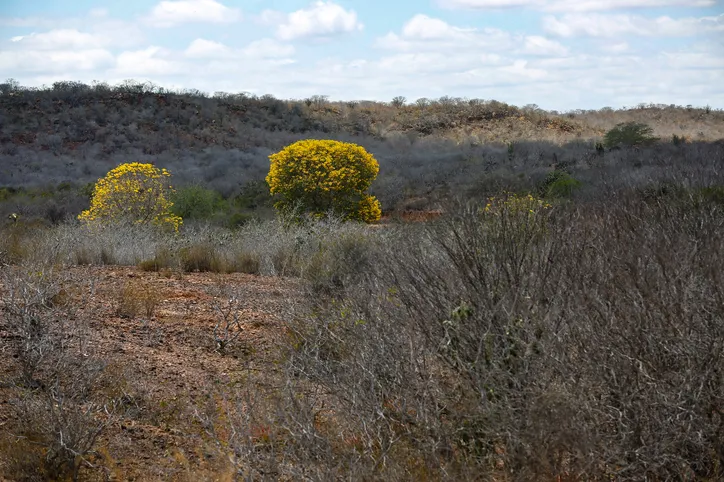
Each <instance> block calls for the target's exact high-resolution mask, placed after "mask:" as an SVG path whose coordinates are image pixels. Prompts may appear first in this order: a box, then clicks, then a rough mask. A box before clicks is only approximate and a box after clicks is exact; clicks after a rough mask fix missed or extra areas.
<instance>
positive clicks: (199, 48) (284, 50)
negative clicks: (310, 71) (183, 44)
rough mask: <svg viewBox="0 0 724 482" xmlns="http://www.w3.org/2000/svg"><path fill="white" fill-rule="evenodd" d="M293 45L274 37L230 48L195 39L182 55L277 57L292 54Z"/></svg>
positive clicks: (230, 57) (240, 57)
mask: <svg viewBox="0 0 724 482" xmlns="http://www.w3.org/2000/svg"><path fill="white" fill-rule="evenodd" d="M294 51H295V49H294V46H293V45H290V44H285V43H282V42H278V41H277V40H274V39H260V40H255V41H253V42H251V43H250V44H249V45H247V46H246V47H244V48H243V49H232V48H230V47H228V46H226V45H224V44H221V43H219V42H214V41H211V40H206V39H201V38H199V39H196V40H194V41H193V42H191V44H190V45H189V46H188V48H186V50H185V51H184V56H185V57H187V58H190V59H242V58H253V59H279V58H288V57H291V56H292V55H294Z"/></svg>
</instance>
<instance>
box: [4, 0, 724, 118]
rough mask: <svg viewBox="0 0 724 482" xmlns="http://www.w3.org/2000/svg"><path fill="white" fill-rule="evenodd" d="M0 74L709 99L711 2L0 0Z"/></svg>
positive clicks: (26, 80) (573, 103) (546, 96)
mask: <svg viewBox="0 0 724 482" xmlns="http://www.w3.org/2000/svg"><path fill="white" fill-rule="evenodd" d="M0 77H2V79H0V80H4V79H10V78H12V79H15V80H16V81H18V82H19V83H20V84H21V85H24V86H37V87H40V86H43V85H47V86H50V85H52V84H53V83H54V82H57V81H80V82H84V83H87V84H91V83H93V82H94V81H99V82H107V83H109V84H112V85H115V84H118V83H120V82H123V81H125V80H135V81H138V82H152V83H154V84H156V85H158V86H162V87H165V88H168V89H198V90H201V91H204V92H208V93H209V94H213V93H215V92H220V91H221V92H229V93H238V92H248V93H251V94H256V95H264V94H271V95H273V96H274V97H277V98H281V99H304V98H307V97H311V96H314V95H325V96H328V97H329V99H330V100H345V101H346V100H377V101H386V102H387V101H390V100H392V99H393V98H394V97H396V96H403V97H405V98H406V99H407V100H408V102H414V101H415V100H417V99H419V98H429V99H436V98H439V97H442V96H450V97H463V98H470V99H472V98H477V99H485V100H491V99H495V100H498V101H502V102H506V103H509V104H513V105H517V106H525V105H530V104H536V105H538V106H539V107H541V108H543V109H547V110H559V111H567V110H573V109H598V108H602V107H613V108H621V107H633V106H636V105H638V104H641V103H646V104H648V103H655V104H667V105H668V104H677V105H688V104H691V105H694V106H705V105H709V106H711V107H713V108H724V0H608V1H596V0H550V1H546V0H386V1H381V0H366V1H355V0H311V1H310V0H162V1H156V0H124V1H108V0H0Z"/></svg>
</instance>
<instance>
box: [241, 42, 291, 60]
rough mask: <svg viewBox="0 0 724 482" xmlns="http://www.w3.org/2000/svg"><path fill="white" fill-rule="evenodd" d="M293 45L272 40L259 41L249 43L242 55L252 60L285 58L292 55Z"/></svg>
mask: <svg viewBox="0 0 724 482" xmlns="http://www.w3.org/2000/svg"><path fill="white" fill-rule="evenodd" d="M294 52H295V49H294V46H293V45H290V44H285V43H281V42H277V41H276V40H274V39H261V40H255V41H254V42H251V43H250V44H249V45H247V46H246V48H244V50H243V53H244V55H246V56H247V57H252V58H268V59H272V58H287V57H291V56H292V55H294Z"/></svg>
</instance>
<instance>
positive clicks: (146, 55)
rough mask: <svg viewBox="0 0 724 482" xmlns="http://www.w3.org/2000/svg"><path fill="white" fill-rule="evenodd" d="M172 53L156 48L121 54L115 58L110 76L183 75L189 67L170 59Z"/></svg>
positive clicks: (151, 47)
mask: <svg viewBox="0 0 724 482" xmlns="http://www.w3.org/2000/svg"><path fill="white" fill-rule="evenodd" d="M172 57H173V56H172V52H171V51H169V50H167V49H164V48H161V47H156V46H150V47H147V48H145V49H141V50H133V51H126V52H121V54H119V55H118V57H117V58H116V65H115V68H114V69H112V70H111V73H112V75H114V76H121V77H124V78H137V77H147V76H168V75H178V74H185V73H187V72H188V71H189V70H190V67H191V66H189V65H186V64H184V63H183V62H181V61H179V60H175V59H173V58H172Z"/></svg>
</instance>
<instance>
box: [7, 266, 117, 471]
mask: <svg viewBox="0 0 724 482" xmlns="http://www.w3.org/2000/svg"><path fill="white" fill-rule="evenodd" d="M2 286H3V287H4V290H3V292H2V308H3V321H2V323H0V327H1V328H2V331H4V332H5V336H4V339H5V340H8V342H7V346H4V347H3V348H4V350H5V349H7V350H8V351H10V352H12V353H13V358H12V363H11V365H10V371H9V372H8V378H7V379H6V380H3V382H4V383H3V384H2V385H3V386H4V387H5V388H7V389H8V390H9V392H8V395H9V399H10V401H11V405H10V407H11V419H10V421H9V422H8V424H7V426H6V427H4V430H5V432H4V435H3V436H2V437H0V445H1V446H2V452H3V453H4V454H5V455H6V457H5V460H3V463H4V465H3V464H0V470H2V471H4V472H5V473H6V474H11V473H12V474H14V476H19V477H22V478H23V479H28V480H48V479H57V478H59V477H70V478H71V479H72V480H77V479H78V477H79V471H80V469H81V468H82V467H91V468H93V467H96V464H95V462H94V461H93V449H94V447H95V443H96V441H97V439H98V437H99V435H100V434H101V433H102V432H103V430H104V429H105V428H106V427H107V426H108V424H110V423H112V421H113V420H114V419H115V418H116V416H117V415H118V409H119V407H120V404H119V401H118V400H117V399H113V398H106V397H101V396H98V394H97V393H95V391H96V390H95V389H96V388H97V386H98V385H99V383H100V381H101V379H102V377H103V371H104V367H105V362H104V361H103V360H102V359H101V358H100V357H98V356H97V355H96V353H94V344H93V343H92V337H91V334H90V331H89V329H88V328H87V326H86V324H85V320H84V319H83V318H82V317H79V316H78V313H76V311H75V310H74V309H73V305H74V303H77V302H78V301H77V299H76V297H77V296H78V295H79V293H77V292H76V291H77V290H80V287H79V286H78V285H71V283H70V282H69V280H68V279H66V278H62V277H60V276H59V275H58V274H57V273H56V272H54V271H53V270H52V269H51V268H48V267H47V266H42V265H24V266H20V267H13V268H10V269H8V270H6V271H4V272H3V277H2ZM83 288H84V291H85V292H83V293H80V295H81V297H82V296H91V295H92V293H93V283H92V281H91V282H90V283H89V284H88V285H87V286H83Z"/></svg>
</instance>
